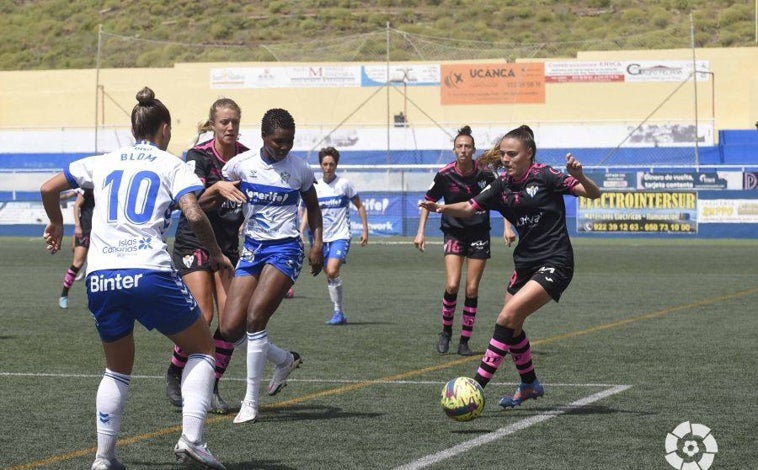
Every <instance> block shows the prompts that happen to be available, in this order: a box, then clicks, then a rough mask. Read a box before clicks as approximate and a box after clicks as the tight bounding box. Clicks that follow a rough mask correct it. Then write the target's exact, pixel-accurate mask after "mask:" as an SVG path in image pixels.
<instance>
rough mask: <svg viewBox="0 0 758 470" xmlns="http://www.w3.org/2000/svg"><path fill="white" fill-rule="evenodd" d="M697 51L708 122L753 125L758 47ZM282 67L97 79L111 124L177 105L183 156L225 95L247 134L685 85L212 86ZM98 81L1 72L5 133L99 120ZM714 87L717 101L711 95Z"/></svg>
mask: <svg viewBox="0 0 758 470" xmlns="http://www.w3.org/2000/svg"><path fill="white" fill-rule="evenodd" d="M696 53H697V59H698V60H707V61H709V62H710V70H711V71H712V72H713V73H714V76H715V81H714V82H698V104H699V106H698V117H699V119H700V121H701V122H704V121H706V120H709V119H710V118H711V113H712V112H714V113H715V129H716V130H719V129H751V128H753V126H754V123H755V122H756V121H758V47H754V48H753V47H751V48H728V49H697V50H696ZM560 60H566V59H560ZM577 60H585V61H587V60H615V61H620V60H692V51H691V50H689V49H677V50H653V51H610V52H607V51H593V52H583V53H580V54H579V57H578V59H577ZM528 61H529V60H523V62H528ZM490 62H491V61H490ZM283 65H292V64H287V63H279V62H277V63H268V64H261V63H254V64H253V63H239V64H230V63H223V64H219V63H215V64H213V63H202V64H188V63H181V64H176V66H175V67H172V68H157V69H102V70H100V75H99V83H100V84H101V85H102V86H103V90H104V91H105V93H106V97H105V99H104V102H103V105H102V109H103V111H104V116H101V117H100V119H103V122H102V123H103V124H104V125H106V126H117V127H125V126H127V127H128V125H129V116H128V113H129V112H130V111H131V109H132V107H133V105H134V103H135V98H134V97H135V94H136V92H137V91H138V90H139V89H140V88H141V87H142V86H145V85H147V86H150V87H151V88H152V89H153V90H155V92H156V95H157V97H158V98H159V99H161V101H163V102H164V103H165V104H166V105H167V106H168V107H169V109H170V110H171V113H172V116H173V119H174V122H173V135H174V139H173V141H172V145H171V147H170V148H169V149H170V150H172V151H174V152H176V153H179V152H181V151H183V150H184V149H186V148H187V147H188V146H189V145H190V144H191V143H192V141H193V140H194V138H195V134H196V126H197V124H198V122H200V121H203V120H204V119H205V118H206V117H207V114H208V108H209V106H210V104H211V103H212V102H213V101H214V100H215V99H217V98H219V97H221V96H226V97H229V98H232V99H234V100H235V101H237V102H238V103H239V105H240V106H241V107H242V110H243V124H242V127H243V132H258V129H259V122H260V117H261V116H262V114H263V113H264V112H265V111H266V110H267V109H269V108H273V107H282V108H285V109H288V110H289V111H290V112H291V113H292V115H293V116H294V117H295V121H296V123H297V124H298V125H299V126H317V125H322V126H324V127H325V128H326V129H327V130H331V129H332V128H333V127H334V126H336V125H337V124H338V123H340V122H341V121H343V120H344V119H346V118H347V117H348V116H349V115H351V114H353V113H354V114H353V116H352V117H351V118H350V119H349V120H348V123H349V124H353V125H364V126H378V127H382V126H386V125H387V118H388V115H391V114H394V113H397V112H399V111H401V110H402V109H403V107H404V106H405V105H407V109H408V116H409V121H410V123H411V124H412V125H421V126H428V125H434V122H437V123H443V124H446V125H448V126H450V127H455V126H460V125H461V124H465V123H468V124H471V125H472V126H473V125H475V124H476V123H484V122H486V123H503V124H504V127H505V126H506V125H510V124H514V123H517V124H520V123H529V124H537V123H550V122H559V123H583V122H587V123H592V122H595V121H602V122H604V123H608V122H614V121H616V122H618V121H625V122H633V123H638V122H641V121H642V120H643V119H644V118H646V117H647V116H648V115H649V114H650V113H651V112H653V110H654V109H655V108H656V107H658V106H660V105H661V104H662V103H663V102H664V101H665V100H666V98H667V97H668V96H669V95H670V94H671V93H672V92H673V91H674V89H675V88H676V87H677V86H678V83H565V84H553V83H550V84H547V86H546V97H545V104H529V105H527V104H521V105H489V106H483V105H477V106H471V105H458V106H442V105H440V90H439V88H438V87H413V86H411V87H408V88H407V98H408V100H407V101H406V100H404V96H403V92H402V91H403V87H402V86H399V87H394V88H393V89H390V90H381V91H380V92H379V93H378V94H376V95H375V96H374V97H373V98H370V96H371V94H372V93H374V92H376V88H342V89H336V88H301V89H265V90H261V89H242V90H212V89H210V86H209V82H210V70H211V69H212V68H222V67H246V66H247V67H252V66H255V67H263V66H270V67H277V66H283ZM300 65H302V64H300ZM343 65H344V64H343ZM362 65H367V64H362ZM95 84H96V71H95V70H52V71H11V72H0V130H3V129H17V128H43V127H57V128H61V127H66V128H71V127H81V128H92V127H93V126H94V124H95V119H96V117H95V116H96V114H95V113H96V110H95ZM712 93H715V100H712V99H711V95H712ZM369 98H370V99H369ZM388 99H389V106H388ZM364 102H365V104H364V105H363V106H361V104H362V103H364ZM693 102H694V90H693V85H692V84H686V85H685V86H683V87H682V88H681V90H680V91H679V92H677V93H676V94H674V95H673V96H672V97H671V98H670V99H669V100H668V101H666V103H665V104H664V105H663V106H661V108H660V109H659V110H658V111H657V112H656V113H655V114H654V115H653V116H652V119H653V120H667V119H668V120H694V105H693ZM714 102H715V103H714ZM414 104H415V105H414ZM714 104H715V106H714ZM416 106H418V108H417V107H416ZM712 106H713V108H712ZM712 109H713V110H712ZM424 114H427V115H429V116H430V117H431V119H429V118H427V117H426V116H424ZM1 145H2V144H1V143H0V146H1ZM0 151H1V148H0Z"/></svg>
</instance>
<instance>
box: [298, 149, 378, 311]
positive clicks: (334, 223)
mask: <svg viewBox="0 0 758 470" xmlns="http://www.w3.org/2000/svg"><path fill="white" fill-rule="evenodd" d="M339 162H340V153H339V151H338V150H337V149H335V148H334V147H326V148H322V149H321V151H319V153H318V163H319V165H320V166H321V171H322V172H323V176H322V178H321V179H319V180H318V184H317V185H316V193H317V195H318V203H319V207H320V208H321V215H322V217H323V219H324V273H325V274H326V284H327V288H328V290H329V298H330V299H331V300H332V303H333V304H334V313H333V314H332V317H331V318H330V319H329V320H327V322H326V324H327V325H344V324H346V323H347V317H346V316H345V313H344V308H343V306H342V298H343V294H342V278H341V277H340V266H341V265H342V264H343V263H346V262H347V254H348V252H349V251H350V238H351V236H352V235H351V232H350V203H351V202H352V203H353V205H355V208H356V209H357V210H358V216H359V217H360V218H361V224H362V225H363V230H362V231H361V246H366V244H368V219H367V217H366V208H365V207H364V206H363V204H362V203H361V198H360V196H358V193H357V192H356V191H355V187H354V186H353V183H351V182H350V181H349V180H348V179H347V178H343V177H341V176H337V174H336V171H337V165H338V164H339ZM305 220H306V219H305V218H303V221H302V222H301V227H300V231H301V232H305Z"/></svg>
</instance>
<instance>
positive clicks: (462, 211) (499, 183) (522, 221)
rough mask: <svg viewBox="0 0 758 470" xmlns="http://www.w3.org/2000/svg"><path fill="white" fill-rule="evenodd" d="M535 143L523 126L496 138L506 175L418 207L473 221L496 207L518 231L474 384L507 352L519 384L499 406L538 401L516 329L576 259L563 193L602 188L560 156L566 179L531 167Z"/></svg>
mask: <svg viewBox="0 0 758 470" xmlns="http://www.w3.org/2000/svg"><path fill="white" fill-rule="evenodd" d="M536 154H537V146H536V145H535V143H534V133H533V132H532V130H531V129H530V128H529V127H528V126H521V127H518V128H516V129H513V130H511V131H510V132H508V133H507V134H506V135H505V136H504V137H503V139H502V140H501V141H500V155H499V161H495V162H494V163H496V164H497V165H498V166H501V167H503V168H504V174H503V175H502V176H500V177H499V178H498V179H497V180H495V181H494V182H493V183H492V184H491V185H490V186H488V187H486V188H484V190H482V192H481V193H479V194H478V195H477V196H475V197H474V198H472V199H471V200H470V201H467V202H459V203H456V204H451V205H447V204H445V205H438V204H435V203H433V202H430V201H423V202H421V204H420V205H421V207H424V208H425V209H427V210H429V211H435V212H439V213H441V214H443V215H445V214H447V215H451V216H455V217H474V216H475V215H476V214H477V213H478V212H479V211H482V210H496V211H498V212H500V213H501V214H503V216H505V217H506V218H507V219H508V221H510V222H511V223H512V224H514V225H515V226H516V230H517V231H518V234H519V242H518V245H517V246H516V249H515V250H514V252H513V261H514V265H515V271H514V272H513V275H512V276H511V279H510V282H509V284H508V288H507V292H506V295H505V305H504V306H503V309H502V310H501V312H500V314H499V315H498V317H497V321H496V323H495V332H494V334H493V335H492V339H491V340H490V344H489V347H488V348H487V351H486V352H485V354H484V357H483V358H482V361H481V363H480V364H479V369H478V371H477V373H476V376H475V377H474V379H475V380H476V381H477V382H479V384H481V385H482V387H484V386H486V385H487V383H488V382H489V381H490V379H491V378H492V376H493V375H494V374H495V372H496V371H497V369H498V367H500V364H501V363H502V362H503V358H504V356H505V354H507V353H510V354H511V357H512V358H513V362H514V363H515V365H516V369H517V370H518V373H519V375H520V376H521V384H519V386H518V388H517V389H516V392H515V393H514V394H513V395H510V396H505V397H503V398H502V399H501V400H500V406H502V407H504V408H509V407H515V406H518V405H520V404H521V403H522V402H523V401H524V400H528V399H532V398H537V397H540V396H542V395H543V394H544V393H545V391H544V388H543V386H542V384H540V382H539V381H538V380H537V375H536V373H535V372H534V365H533V364H532V350H531V346H530V345H529V340H528V339H527V337H526V334H525V333H524V331H523V329H522V326H523V324H524V320H525V319H526V317H528V316H529V315H531V314H532V313H534V312H536V311H537V310H538V309H539V308H540V307H542V306H543V305H545V304H546V303H548V302H549V301H550V300H551V299H552V300H555V301H556V302H557V301H558V300H559V299H560V297H561V293H562V292H563V291H564V290H565V289H566V288H567V287H568V285H569V283H570V282H571V278H572V276H573V273H574V254H573V249H572V247H571V240H570V239H569V234H568V229H567V227H566V207H565V205H564V201H563V196H564V195H572V196H582V197H586V198H590V199H596V198H598V197H600V189H598V187H597V185H596V184H595V183H594V182H593V181H592V180H591V179H589V178H588V177H587V176H585V174H584V172H583V170H582V164H581V162H579V161H578V160H576V159H575V158H574V157H573V156H572V155H571V154H570V153H569V154H567V155H566V171H567V172H568V174H565V173H563V172H561V171H559V170H556V169H554V168H551V167H550V166H547V165H542V164H539V163H536V162H535V160H534V158H535V155H536Z"/></svg>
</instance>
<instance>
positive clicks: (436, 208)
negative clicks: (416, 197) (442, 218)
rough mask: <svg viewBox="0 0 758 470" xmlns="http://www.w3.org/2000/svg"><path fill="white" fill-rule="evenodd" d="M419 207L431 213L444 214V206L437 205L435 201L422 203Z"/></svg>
mask: <svg viewBox="0 0 758 470" xmlns="http://www.w3.org/2000/svg"><path fill="white" fill-rule="evenodd" d="M418 206H419V207H420V208H422V209H426V210H428V211H429V212H442V204H437V203H436V202H434V201H421V202H419V203H418Z"/></svg>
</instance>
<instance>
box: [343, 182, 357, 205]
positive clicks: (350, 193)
mask: <svg viewBox="0 0 758 470" xmlns="http://www.w3.org/2000/svg"><path fill="white" fill-rule="evenodd" d="M345 196H347V199H348V200H349V201H352V200H353V199H355V198H356V196H358V192H357V191H356V190H355V186H353V183H352V182H351V181H350V180H348V179H346V180H345Z"/></svg>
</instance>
